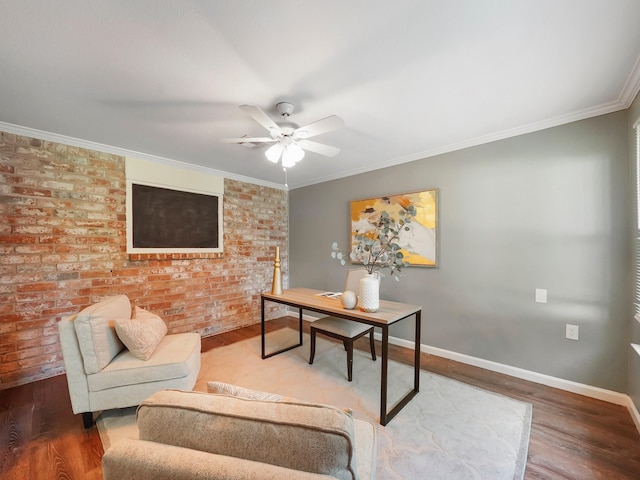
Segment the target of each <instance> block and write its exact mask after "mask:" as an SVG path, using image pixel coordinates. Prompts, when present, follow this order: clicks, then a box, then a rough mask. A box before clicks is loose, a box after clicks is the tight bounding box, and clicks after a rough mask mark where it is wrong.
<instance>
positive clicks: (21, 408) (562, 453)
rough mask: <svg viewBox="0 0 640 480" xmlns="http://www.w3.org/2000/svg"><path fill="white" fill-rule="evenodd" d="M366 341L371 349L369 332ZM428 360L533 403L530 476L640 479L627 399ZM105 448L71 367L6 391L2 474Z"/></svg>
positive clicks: (73, 465) (94, 463) (78, 468)
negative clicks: (68, 372)
mask: <svg viewBox="0 0 640 480" xmlns="http://www.w3.org/2000/svg"><path fill="white" fill-rule="evenodd" d="M290 323H291V320H290V319H282V320H273V321H271V322H269V323H268V325H269V329H270V330H274V329H277V328H280V327H282V326H285V325H289V324H290ZM294 325H295V323H294ZM306 328H307V329H308V325H307V326H306ZM259 334H260V328H259V326H258V325H253V326H251V327H246V328H243V329H240V330H236V331H233V332H229V333H225V334H221V335H217V336H215V337H209V338H205V339H203V341H202V349H203V351H206V350H209V349H211V348H215V347H218V346H222V345H228V344H231V343H234V342H237V341H240V340H244V339H246V338H250V337H253V336H256V335H259ZM358 346H359V347H360V348H362V349H364V350H367V349H368V342H367V340H366V339H362V341H359V343H358ZM305 347H306V346H305ZM378 351H380V350H379V349H378ZM390 356H391V358H394V359H396V360H399V361H405V362H407V363H411V358H412V352H411V351H408V350H406V349H402V348H399V347H394V346H392V347H391V348H390ZM422 367H423V369H425V370H428V371H431V372H434V373H437V374H440V375H444V376H447V377H450V378H454V379H456V380H460V381H463V382H465V383H468V384H471V385H476V386H478V387H481V388H484V389H486V390H490V391H493V392H497V393H500V394H503V395H507V396H509V397H512V398H515V399H518V400H522V401H525V402H529V403H531V404H532V405H533V424H532V428H531V439H530V444H529V459H528V462H527V468H526V473H525V479H572V480H574V479H575V480H590V479H606V480H614V479H634V480H638V479H640V434H638V431H637V430H636V428H635V425H634V424H633V421H632V419H631V417H630V415H629V413H628V411H627V409H626V408H625V407H621V406H617V405H612V404H609V403H606V402H602V401H599V400H594V399H591V398H587V397H582V396H580V395H575V394H571V393H567V392H564V391H561V390H557V389H553V388H549V387H545V386H542V385H538V384H535V383H532V382H528V381H525V380H519V379H517V378H513V377H509V376H506V375H501V374H498V373H494V372H490V371H487V370H483V369H481V368H476V367H471V366H468V365H464V364H461V363H457V362H453V361H450V360H446V359H443V358H439V357H434V356H431V355H425V354H423V355H422ZM103 453H104V452H103V449H102V444H101V443H100V438H99V436H98V432H97V430H96V428H95V426H94V427H92V428H91V429H88V430H85V429H84V428H83V426H82V419H81V418H80V416H76V415H73V414H72V412H71V403H70V401H69V393H68V390H67V384H66V377H65V376H64V375H61V376H58V377H54V378H50V379H47V380H42V381H39V382H34V383H31V384H28V385H23V386H20V387H16V388H12V389H8V390H3V391H0V478H1V479H7V480H8V479H12V480H49V479H61V480H62V479H64V480H76V479H78V480H79V479H83V480H92V479H101V478H102V469H101V466H100V462H101V458H102V455H103ZM425 478H428V477H425Z"/></svg>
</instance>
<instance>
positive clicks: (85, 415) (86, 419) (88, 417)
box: [82, 412, 93, 428]
mask: <svg viewBox="0 0 640 480" xmlns="http://www.w3.org/2000/svg"><path fill="white" fill-rule="evenodd" d="M82 423H83V424H84V428H91V427H92V426H93V412H82Z"/></svg>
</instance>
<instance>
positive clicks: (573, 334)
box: [566, 323, 578, 340]
mask: <svg viewBox="0 0 640 480" xmlns="http://www.w3.org/2000/svg"><path fill="white" fill-rule="evenodd" d="M566 337H567V338H568V339H569V340H578V325H569V324H568V323H567V331H566Z"/></svg>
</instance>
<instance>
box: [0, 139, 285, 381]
mask: <svg viewBox="0 0 640 480" xmlns="http://www.w3.org/2000/svg"><path fill="white" fill-rule="evenodd" d="M0 178H1V180H0V389H4V388H8V387H12V386H15V385H20V384H24V383H28V382H32V381H35V380H39V379H42V378H47V377H51V376H54V375H57V374H60V373H62V372H63V371H64V364H63V361H62V353H61V350H60V344H59V342H58V332H57V322H58V321H59V320H60V319H61V318H62V317H63V316H65V315H69V314H73V313H76V312H78V311H80V310H81V309H82V308H84V307H86V306H88V305H90V304H92V303H95V302H97V301H100V300H101V299H102V298H104V297H105V296H109V295H114V294H120V293H124V294H127V295H128V296H129V298H130V299H131V300H132V302H133V303H134V304H136V305H138V306H140V307H142V308H145V309H148V310H151V311H153V312H154V313H156V314H158V315H160V316H162V318H163V319H164V320H165V322H166V323H167V326H168V328H169V332H183V331H197V332H200V333H201V334H202V335H211V334H215V333H218V332H223V331H228V330H232V329H236V328H239V327H242V326H246V325H250V324H253V323H257V322H259V321H260V293H261V292H263V291H268V290H269V289H270V288H271V280H272V275H273V256H274V254H275V246H280V251H281V258H282V265H283V272H286V271H287V256H286V252H287V238H288V223H287V222H288V210H287V193H286V192H285V191H282V190H278V189H273V188H268V187H262V186H258V185H253V184H248V183H243V182H238V181H234V180H229V179H225V191H224V254H223V255H222V256H220V257H218V258H216V257H217V255H188V254H178V255H131V256H129V255H128V254H127V253H126V231H125V228H126V209H125V195H126V192H125V160H124V157H120V156H117V155H111V154H107V153H102V152H97V151H91V150H87V149H83V148H78V147H72V146H67V145H61V144H57V143H53V142H49V141H43V140H38V139H33V138H27V137H22V136H18V135H13V134H9V133H4V132H0ZM200 257H202V258H200ZM283 282H284V283H285V285H286V282H287V278H286V275H285V276H284V278H283Z"/></svg>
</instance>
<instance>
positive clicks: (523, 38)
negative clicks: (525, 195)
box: [0, 0, 640, 188]
mask: <svg viewBox="0 0 640 480" xmlns="http://www.w3.org/2000/svg"><path fill="white" fill-rule="evenodd" d="M639 21H640V1H638V0H482V1H480V0H449V1H446V0H393V1H391V0H384V1H383V0H323V1H315V2H312V1H301V0H254V1H247V0H224V1H223V0H217V1H204V0H202V1H195V0H162V1H160V0H91V1H87V0H51V1H43V0H0V122H1V123H0V130H5V131H15V132H16V133H32V134H37V136H39V137H41V138H51V139H54V140H63V141H66V143H72V144H83V142H84V143H86V142H88V143H89V144H93V143H97V144H102V150H106V151H113V152H115V153H121V152H124V153H127V151H132V152H139V156H141V157H144V158H149V156H155V157H158V159H159V160H160V161H164V160H165V159H168V160H171V161H177V162H184V163H188V164H193V165H197V166H199V167H197V168H201V167H207V168H210V169H214V170H218V171H221V172H226V173H228V174H229V175H228V176H231V177H232V178H239V179H247V180H255V181H257V183H261V184H267V185H272V184H273V185H282V184H284V173H283V171H282V169H281V167H280V166H274V165H273V164H272V163H270V162H268V161H267V160H266V159H265V157H264V148H261V149H257V150H256V149H253V150H252V149H248V148H245V147H243V146H239V145H232V144H222V143H219V142H218V139H219V138H221V137H239V136H242V135H245V134H248V135H251V136H265V133H267V132H266V131H265V130H264V129H263V128H262V127H261V126H260V125H258V124H257V123H256V122H255V121H253V120H252V119H251V118H250V117H248V116H247V115H246V114H245V113H243V112H242V111H241V110H240V109H239V108H238V106H239V105H242V104H249V105H255V106H258V107H260V108H262V109H264V110H265V111H266V112H268V113H269V114H270V115H272V116H274V117H275V116H276V115H277V114H276V112H275V104H276V103H277V102H278V101H282V100H287V101H290V102H292V103H294V104H295V105H296V111H294V114H293V116H292V120H293V121H295V122H296V123H298V124H300V125H304V124H307V123H310V122H313V121H315V120H318V119H320V118H323V117H326V116H328V115H332V114H335V115H338V116H339V117H341V118H342V119H344V121H345V123H346V127H345V128H344V129H342V130H340V131H335V132H331V133H327V134H324V135H322V136H318V137H315V138H314V140H316V141H319V142H322V143H327V144H329V145H333V146H336V147H339V148H341V153H340V154H339V155H338V156H337V157H334V158H327V157H322V156H319V155H317V154H313V153H307V155H306V156H305V158H304V159H303V160H302V161H301V163H299V164H298V165H296V166H295V167H293V168H292V169H290V170H289V172H288V177H289V179H288V183H289V188H295V187H299V186H303V185H309V184H313V183H318V182H322V181H325V180H330V179H334V178H339V177H343V176H346V175H351V174H355V173H360V172H363V171H367V170H372V169H376V168H380V167H384V166H389V165H394V164H398V163H403V162H407V161H412V160H417V159H420V158H424V157H427V156H431V155H434V154H438V153H443V152H446V151H451V150H455V149H459V148H464V147H467V146H471V145H476V144H480V143H484V142H488V141H492V140H496V139H500V138H506V137H509V136H513V135H517V134H521V133H525V132H530V131H535V130H539V129H542V128H546V127H550V126H554V125H559V124H562V123H566V122H569V121H573V120H578V119H582V118H588V117H591V116H594V115H599V114H602V113H608V112H613V111H617V110H620V109H624V108H627V107H628V106H629V105H630V103H631V101H632V100H633V98H634V97H635V95H636V93H637V92H638V89H639V88H640V62H639V59H640V57H639V54H640V28H638V25H639V24H640V22H639ZM23 127H26V128H23ZM66 137H69V138H66Z"/></svg>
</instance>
